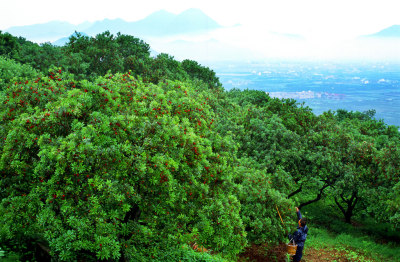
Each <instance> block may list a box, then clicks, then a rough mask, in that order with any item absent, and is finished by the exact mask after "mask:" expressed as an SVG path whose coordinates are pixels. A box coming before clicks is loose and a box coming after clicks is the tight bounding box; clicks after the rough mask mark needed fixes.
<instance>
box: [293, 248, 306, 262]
mask: <svg viewBox="0 0 400 262" xmlns="http://www.w3.org/2000/svg"><path fill="white" fill-rule="evenodd" d="M303 248H304V246H301V247H300V246H297V250H296V255H294V256H293V262H300V260H301V257H302V256H303Z"/></svg>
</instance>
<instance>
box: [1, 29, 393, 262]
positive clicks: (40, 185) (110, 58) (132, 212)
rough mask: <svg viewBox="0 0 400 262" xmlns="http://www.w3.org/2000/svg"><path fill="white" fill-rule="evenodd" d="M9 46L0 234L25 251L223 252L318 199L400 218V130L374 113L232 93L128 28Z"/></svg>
mask: <svg viewBox="0 0 400 262" xmlns="http://www.w3.org/2000/svg"><path fill="white" fill-rule="evenodd" d="M0 44H1V45H0V90H2V91H1V93H0V115H1V117H0V214H1V216H0V247H2V249H3V250H12V251H15V252H20V253H22V254H24V256H25V257H24V258H22V259H32V258H36V259H41V258H42V257H46V256H47V257H48V256H52V257H54V258H56V259H59V260H62V261H64V260H65V261H68V260H77V259H80V260H85V261H91V260H92V261H95V260H106V259H111V260H121V261H122V260H128V261H147V260H159V261H178V260H180V259H181V260H185V259H186V260H189V261H190V260H192V261H209V260H211V257H210V254H209V253H205V254H202V253H197V252H195V251H194V250H193V249H192V248H191V246H192V247H193V246H203V247H204V248H206V249H207V250H209V251H212V253H213V254H214V255H213V258H212V259H213V261H214V260H216V259H218V260H221V261H223V260H225V259H232V258H235V256H236V255H237V254H239V253H240V252H242V251H243V249H244V248H245V247H246V245H247V244H250V243H256V244H259V243H265V242H269V243H278V242H281V241H285V237H286V234H287V233H288V230H289V229H290V228H293V226H294V223H292V222H291V221H292V220H293V219H294V206H295V205H298V206H300V207H303V206H308V205H310V204H311V203H316V202H318V201H320V200H323V201H325V202H324V203H327V205H331V206H333V207H334V208H335V209H336V210H337V211H338V212H339V213H341V214H342V216H343V218H344V219H345V221H346V222H348V223H350V222H351V219H352V218H353V217H354V216H358V217H360V216H364V217H369V218H371V219H374V220H375V221H380V222H384V223H390V225H391V226H393V227H395V228H399V227H400V211H399V210H400V206H399V205H400V199H399V196H400V183H399V177H400V167H399V165H400V134H399V131H398V130H397V129H396V128H395V127H393V126H387V125H386V124H384V123H383V122H381V121H377V120H375V119H374V118H373V116H374V111H368V112H364V113H360V112H348V111H345V110H338V111H336V112H325V113H324V114H322V115H320V116H316V115H315V114H313V112H312V111H311V110H310V109H309V108H307V107H304V106H303V105H299V104H297V103H296V101H295V100H291V99H282V100H280V99H276V98H271V97H269V96H268V95H267V94H266V93H264V92H261V91H249V90H244V91H240V90H231V91H224V90H223V88H222V85H221V84H220V82H219V80H218V78H217V77H216V75H215V72H213V71H212V70H210V69H209V68H207V67H203V66H201V65H199V64H198V63H197V62H195V61H191V60H184V61H182V62H179V61H176V60H175V59H174V58H173V57H171V56H169V55H167V54H159V55H158V56H156V57H151V56H150V52H149V50H150V47H149V46H148V45H147V44H146V43H144V42H143V41H142V40H140V39H137V38H135V37H133V36H128V35H121V34H117V35H116V36H114V35H112V34H110V33H109V32H104V33H102V34H99V35H97V36H96V37H87V36H82V35H79V34H75V35H74V36H72V37H71V38H70V40H69V42H68V43H67V44H66V45H65V46H63V47H54V46H52V45H51V44H48V43H47V44H42V45H37V44H34V43H31V42H29V41H26V40H25V39H23V38H15V37H13V36H11V35H9V34H7V33H5V34H2V33H1V32H0ZM278 212H279V215H281V216H282V218H283V220H284V221H285V222H286V223H285V224H283V223H282V221H281V220H280V216H279V215H278ZM215 254H218V258H217V256H216V255H215Z"/></svg>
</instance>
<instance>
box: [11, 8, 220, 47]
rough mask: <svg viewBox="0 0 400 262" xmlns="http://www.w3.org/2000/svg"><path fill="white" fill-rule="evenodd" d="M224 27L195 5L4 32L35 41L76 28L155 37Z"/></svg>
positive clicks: (56, 37)
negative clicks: (135, 16) (137, 15)
mask: <svg viewBox="0 0 400 262" xmlns="http://www.w3.org/2000/svg"><path fill="white" fill-rule="evenodd" d="M221 27H222V26H220V25H219V24H218V23H217V22H216V21H215V20H213V19H212V18H210V17H209V16H208V15H206V14H205V13H204V12H203V11H202V10H200V9H195V8H191V9H187V10H185V11H183V12H181V13H179V14H173V13H170V12H168V11H166V10H159V11H156V12H154V13H151V14H150V15H148V16H147V17H145V18H143V19H140V20H137V21H133V22H127V21H125V20H123V19H121V18H116V19H109V18H105V19H103V20H98V21H95V22H92V23H90V22H84V23H81V24H79V25H73V24H71V23H69V22H65V21H50V22H47V23H43V24H33V25H27V26H15V27H10V28H8V29H6V30H4V31H6V32H8V33H10V34H12V35H16V36H22V37H25V38H26V39H28V40H31V41H35V42H39V41H41V40H43V39H45V41H51V42H53V41H56V40H59V39H61V38H64V37H68V36H70V35H71V34H73V33H74V32H75V31H78V32H83V33H86V34H88V35H90V36H95V35H96V34H99V33H102V32H104V31H107V30H108V31H110V32H111V33H117V32H121V33H123V34H129V35H133V36H136V37H154V36H171V35H179V34H185V33H191V32H194V33H195V32H202V31H209V30H214V29H217V28H221Z"/></svg>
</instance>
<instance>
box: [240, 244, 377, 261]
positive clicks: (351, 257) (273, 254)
mask: <svg viewBox="0 0 400 262" xmlns="http://www.w3.org/2000/svg"><path fill="white" fill-rule="evenodd" d="M267 249H268V248H267V246H266V245H252V246H251V247H249V248H247V249H246V252H244V253H243V254H242V255H241V256H240V258H239V260H238V261H239V262H265V261H274V262H286V261H287V256H286V245H285V244H281V245H279V246H276V247H274V248H273V249H271V250H269V251H266V250H267ZM301 261H302V262H323V261H336V262H359V261H364V262H365V261H371V262H375V261H374V260H365V258H363V257H358V256H357V254H356V253H354V254H352V253H349V252H348V251H347V252H346V251H338V250H335V249H333V248H322V249H314V248H310V247H307V248H306V250H305V253H304V256H303V258H302V260H301Z"/></svg>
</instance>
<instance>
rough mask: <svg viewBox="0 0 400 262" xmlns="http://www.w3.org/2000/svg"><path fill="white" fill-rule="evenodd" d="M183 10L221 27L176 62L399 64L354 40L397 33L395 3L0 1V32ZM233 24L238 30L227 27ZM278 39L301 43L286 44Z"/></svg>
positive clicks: (384, 51) (385, 50) (391, 54)
mask: <svg viewBox="0 0 400 262" xmlns="http://www.w3.org/2000/svg"><path fill="white" fill-rule="evenodd" d="M189 8H199V9H201V10H202V11H203V12H204V13H206V14H207V15H208V16H210V17H211V18H212V19H214V20H216V21H217V22H218V23H219V24H221V25H223V26H226V28H225V29H223V30H217V31H216V32H213V33H212V34H211V35H206V36H204V38H203V39H196V40H194V41H195V42H194V43H196V44H198V43H201V41H208V40H210V39H216V40H217V41H219V42H225V43H224V44H225V46H215V47H212V46H210V45H207V44H205V45H201V46H200V47H201V48H202V50H200V51H201V52H200V51H199V50H198V49H199V48H197V47H196V48H192V49H190V50H187V52H186V53H184V54H181V56H182V57H186V56H188V55H192V56H193V57H192V58H193V59H201V60H204V59H209V58H210V59H211V58H215V57H216V56H217V55H221V54H222V53H223V52H224V51H226V52H225V53H226V57H232V56H233V55H234V56H235V57H236V58H239V54H238V51H237V50H238V49H237V48H240V50H244V49H247V50H250V49H251V51H252V52H253V53H254V54H255V56H256V57H259V56H260V55H264V56H266V57H290V58H296V57H298V58H304V57H311V58H313V59H315V58H316V59H318V58H322V59H331V58H344V59H346V58H348V57H352V58H361V59H378V60H381V59H392V60H393V59H394V60H398V59H400V40H399V41H397V42H393V41H392V42H390V43H380V42H376V43H368V44H366V43H364V42H363V43H359V42H357V41H358V40H354V39H356V38H357V37H358V36H361V35H368V34H373V33H376V32H378V31H380V30H382V29H384V28H387V27H389V26H392V25H396V24H397V25H400V15H399V12H398V10H400V0H240V1H237V0H201V1H200V0H199V1H191V0H169V1H167V0H142V1H134V0H107V1H104V0H96V1H92V0H68V1H54V0H36V1H34V0H0V14H1V15H0V30H5V29H7V28H9V27H12V26H19V25H31V24H37V23H46V22H49V21H52V20H59V21H67V22H70V23H72V24H76V25H77V24H79V23H82V22H85V21H89V22H94V21H97V20H102V19H104V18H109V19H115V18H122V19H124V20H126V21H137V20H140V19H143V18H145V17H146V16H148V15H149V14H151V13H153V12H155V11H158V10H161V9H164V10H167V11H169V12H172V13H175V14H178V13H180V12H182V11H184V10H186V9H189ZM236 24H240V25H241V26H240V27H229V26H233V25H236ZM276 33H278V34H276ZM282 34H295V35H301V36H302V37H304V38H303V39H302V40H299V38H298V39H297V40H293V39H290V37H289V38H287V37H286V38H285V36H283V35H282ZM146 41H150V42H149V43H150V44H151V46H152V47H154V48H157V46H158V47H159V48H158V51H159V52H168V53H170V54H173V55H176V56H179V54H178V53H177V52H176V51H177V50H181V49H183V48H181V47H176V46H168V43H165V42H161V41H151V40H146ZM191 41H193V39H191ZM199 45H200V44H199ZM227 45H232V49H229V48H227ZM218 48H219V49H218ZM235 48H236V49H235ZM197 51H199V52H200V53H199V55H198V57H196V56H195V52H197ZM212 51H214V53H213V52H212ZM243 57H248V54H244V55H243Z"/></svg>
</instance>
